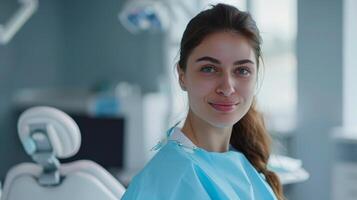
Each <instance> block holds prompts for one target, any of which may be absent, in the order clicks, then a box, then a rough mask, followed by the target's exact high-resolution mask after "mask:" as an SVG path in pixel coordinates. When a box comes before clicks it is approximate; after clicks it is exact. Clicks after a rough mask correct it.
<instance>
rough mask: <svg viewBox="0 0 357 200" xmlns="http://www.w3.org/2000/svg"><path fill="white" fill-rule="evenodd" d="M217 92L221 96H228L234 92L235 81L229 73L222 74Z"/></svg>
mask: <svg viewBox="0 0 357 200" xmlns="http://www.w3.org/2000/svg"><path fill="white" fill-rule="evenodd" d="M216 92H217V94H219V95H223V96H226V97H228V96H230V95H232V94H233V93H234V92H235V82H234V79H233V78H232V77H231V76H230V75H228V74H227V75H222V79H221V82H220V84H219V85H218V87H217V90H216Z"/></svg>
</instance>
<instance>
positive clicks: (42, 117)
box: [17, 106, 81, 158]
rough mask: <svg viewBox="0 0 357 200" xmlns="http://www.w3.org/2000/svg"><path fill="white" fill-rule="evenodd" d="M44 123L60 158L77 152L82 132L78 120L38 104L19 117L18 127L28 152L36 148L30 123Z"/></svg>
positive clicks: (30, 153) (32, 151) (55, 152)
mask: <svg viewBox="0 0 357 200" xmlns="http://www.w3.org/2000/svg"><path fill="white" fill-rule="evenodd" d="M35 124H44V125H46V128H47V135H48V138H49V140H50V143H51V146H52V148H53V151H54V154H55V155H56V157H58V158H68V157H71V156H73V155H74V154H76V153H77V152H78V150H79V147H80V146H81V133H80V130H79V128H78V125H77V124H76V122H75V121H74V120H73V119H72V118H71V117H70V116H68V115H67V114H66V113H64V112H62V111H60V110H58V109H56V108H52V107H46V106H38V107H32V108H29V109H27V110H26V111H25V112H23V113H22V114H21V116H20V118H19V121H18V124H17V128H18V132H19V136H20V140H21V142H22V144H23V146H24V148H25V151H26V152H27V154H29V155H32V154H33V153H34V151H35V150H36V146H35V142H34V141H33V139H32V137H31V135H30V125H35Z"/></svg>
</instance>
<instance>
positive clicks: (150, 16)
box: [118, 0, 200, 34]
mask: <svg viewBox="0 0 357 200" xmlns="http://www.w3.org/2000/svg"><path fill="white" fill-rule="evenodd" d="M199 3H200V1H187V0H181V1H176V0H127V1H126V2H125V4H124V6H123V9H122V10H121V11H120V12H119V14H118V17H119V21H120V22H121V24H122V25H123V26H124V27H125V28H126V29H127V30H128V31H130V32H131V33H133V34H135V33H139V32H140V31H146V30H149V31H151V32H165V31H169V27H170V28H172V25H173V24H174V23H177V22H178V23H180V21H182V19H184V18H185V17H186V16H191V15H193V14H194V13H195V11H197V9H194V8H197V7H198V6H192V4H197V5H200V4H199Z"/></svg>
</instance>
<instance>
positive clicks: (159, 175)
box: [123, 143, 205, 199]
mask: <svg viewBox="0 0 357 200" xmlns="http://www.w3.org/2000/svg"><path fill="white" fill-rule="evenodd" d="M195 169H196V164H195V162H194V161H193V159H192V158H191V157H190V155H189V153H187V152H185V151H184V150H182V149H181V147H178V146H177V145H175V144H172V143H168V144H166V145H165V146H163V147H162V149H160V151H159V152H158V153H157V154H156V155H155V156H154V157H153V158H152V159H151V161H150V162H149V163H148V164H147V165H146V166H145V168H144V169H143V170H142V171H141V172H140V173H139V174H138V175H137V176H135V177H134V179H133V180H132V181H131V183H130V185H129V188H128V190H127V191H126V193H125V195H124V198H123V199H148V198H149V199H150V198H151V199H182V198H185V197H186V196H185V195H192V193H196V192H197V191H199V190H200V187H197V185H200V183H199V182H200V181H199V179H198V178H197V176H196V172H195ZM201 194H202V195H205V192H204V189H203V188H202V192H201ZM174 197H176V198H174ZM187 197H189V196H187Z"/></svg>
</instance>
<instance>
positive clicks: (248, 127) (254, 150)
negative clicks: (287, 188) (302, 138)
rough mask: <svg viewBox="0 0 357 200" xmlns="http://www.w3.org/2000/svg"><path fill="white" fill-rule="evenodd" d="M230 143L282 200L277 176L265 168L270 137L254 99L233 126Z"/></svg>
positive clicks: (268, 153) (279, 199) (282, 196)
mask: <svg viewBox="0 0 357 200" xmlns="http://www.w3.org/2000/svg"><path fill="white" fill-rule="evenodd" d="M230 143H231V145H232V146H233V147H234V148H235V149H237V150H239V151H240V152H242V153H243V154H244V155H245V156H246V157H247V159H248V160H249V161H250V162H251V163H252V165H253V166H254V168H255V169H256V170H257V171H258V172H259V173H262V174H264V176H265V179H266V181H267V182H268V184H269V185H270V187H271V188H272V189H273V191H274V193H275V195H276V196H277V198H278V200H284V199H285V197H284V195H283V189H282V186H281V184H280V181H279V178H278V176H277V175H276V174H275V173H274V172H272V171H270V170H268V169H267V164H268V159H269V155H270V145H271V138H270V137H269V135H268V132H267V130H266V128H265V125H264V120H263V117H262V116H261V114H260V113H259V112H258V111H257V110H256V108H255V101H254V102H253V104H252V106H251V107H250V109H249V111H248V113H247V114H246V115H245V116H244V117H243V118H242V119H241V120H239V121H238V122H237V123H236V124H235V125H234V126H233V129H232V136H231V140H230Z"/></svg>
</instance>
